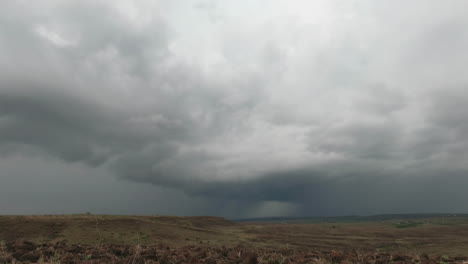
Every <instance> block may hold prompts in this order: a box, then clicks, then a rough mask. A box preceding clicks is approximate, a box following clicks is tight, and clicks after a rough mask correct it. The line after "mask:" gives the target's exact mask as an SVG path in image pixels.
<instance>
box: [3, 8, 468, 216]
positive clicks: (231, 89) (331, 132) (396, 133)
mask: <svg viewBox="0 0 468 264" xmlns="http://www.w3.org/2000/svg"><path fill="white" fill-rule="evenodd" d="M433 4H434V5H436V7H437V8H434V9H429V8H426V7H427V6H428V4H427V3H426V2H418V1H415V2H414V3H411V4H410V5H408V6H407V7H406V8H404V10H402V9H401V6H402V5H403V2H400V3H399V4H398V3H397V2H395V3H394V2H392V3H391V4H388V3H376V2H374V1H364V2H360V3H359V4H357V3H355V4H352V3H351V2H349V3H348V2H347V3H342V2H339V1H318V2H310V1H298V2H297V3H296V2H295V3H294V4H290V3H288V2H287V1H282V0H277V1H271V2H269V4H268V5H266V6H265V5H264V4H262V3H261V2H257V1H253V2H252V3H251V4H249V5H247V4H246V3H243V2H229V3H228V2H227V1H226V2H225V3H221V2H216V4H215V2H212V1H194V2H191V3H190V4H188V5H187V4H186V3H185V2H184V3H182V2H181V1H158V2H153V1H148V2H145V1H142V2H141V3H138V4H136V3H133V2H130V1H116V2H110V1H109V2H108V1H79V2H75V1H71V2H66V3H65V2H61V1H53V0H49V1H44V2H41V3H29V5H26V4H25V3H24V2H17V1H6V2H5V3H2V5H3V7H4V8H2V9H1V11H0V22H1V23H0V29H1V30H2V32H3V33H2V34H0V67H1V70H0V153H1V154H2V159H3V160H2V161H3V162H4V163H5V164H6V165H7V167H9V168H10V169H9V170H4V171H3V172H2V173H6V174H8V175H10V173H9V171H12V170H11V168H13V167H14V166H13V165H12V163H13V162H16V161H15V159H16V158H11V157H21V158H19V159H22V160H25V162H27V163H28V164H33V163H34V162H36V161H34V162H33V161H28V160H29V159H32V158H31V157H35V158H37V157H38V156H39V157H48V158H55V159H57V160H59V161H58V163H60V164H61V165H60V166H64V164H70V166H72V165H73V166H81V165H85V166H86V168H87V169H86V170H91V171H95V172H96V174H99V175H103V174H106V175H109V174H110V175H113V176H114V177H116V178H117V179H125V180H127V181H128V182H129V183H127V184H129V186H144V187H140V188H141V189H142V190H143V189H144V190H145V194H148V197H149V198H148V199H149V200H151V201H156V200H159V201H160V204H159V206H160V208H163V207H164V203H165V202H164V197H171V199H174V200H177V201H180V203H184V204H185V205H186V206H185V207H183V208H185V209H184V210H185V211H187V212H193V211H190V210H189V209H188V207H189V206H188V205H187V204H188V203H190V199H191V198H193V199H196V201H194V202H193V206H195V207H196V208H200V210H201V211H203V212H207V213H210V214H218V213H219V214H223V215H229V216H236V215H268V214H302V215H307V214H314V215H320V214H345V213H384V212H398V211H408V212H410V211H418V210H423V211H431V210H442V209H443V204H446V203H448V202H449V201H450V200H451V199H454V197H458V198H459V199H466V198H468V195H467V194H465V193H464V192H463V190H462V189H461V188H460V187H459V186H461V185H463V184H465V183H466V180H465V178H464V175H466V173H468V166H466V165H465V162H464V161H465V160H466V158H468V151H467V149H468V148H467V147H468V146H467V142H468V138H467V137H466V135H467V132H468V126H467V125H466V124H467V123H468V122H466V121H468V120H467V118H466V115H465V114H464V113H465V112H466V111H465V110H466V105H467V103H468V96H467V94H468V93H467V92H466V89H467V88H468V78H466V76H465V74H464V72H465V66H466V65H465V64H466V61H467V59H468V52H466V49H465V48H464V47H465V46H466V45H463V44H466V43H467V42H468V34H467V32H466V30H464V29H465V28H466V25H468V20H467V19H466V16H465V14H464V12H462V11H461V10H464V9H463V8H462V7H463V6H466V2H461V1H453V2H450V3H447V2H445V3H442V2H441V3H437V2H434V3H433ZM260 7H261V8H263V9H266V11H267V12H262V14H259V13H258V8H260ZM400 11H401V12H400ZM436 11H437V12H436ZM39 160H40V158H39ZM43 162H46V163H48V164H49V163H50V164H51V166H55V167H57V168H58V167H60V166H59V165H57V164H58V163H57V162H56V161H54V162H55V163H54V162H51V161H43ZM54 164H55V165H54ZM33 167H34V166H33V165H30V166H25V168H28V170H30V171H31V172H33V171H34V169H33ZM0 171H1V169H0ZM59 171H64V172H65V171H66V169H64V168H62V167H60V169H59V170H57V171H56V172H55V173H59ZM91 171H86V172H83V175H84V176H83V182H89V181H90V177H87V176H85V174H86V175H89V174H92V172H91ZM22 173H26V172H25V171H22ZM13 174H14V173H12V175H13ZM45 174H46V173H43V175H42V176H40V177H42V178H44V179H46V180H45V181H51V180H50V179H48V178H47V177H46V176H44V175H45ZM79 174H80V172H73V175H76V177H80V176H79ZM9 177H10V176H9ZM102 177H106V179H108V178H109V177H107V176H102ZM8 179H10V180H11V177H10V178H8ZM444 179H447V184H445V185H443V183H444ZM10 180H9V181H10ZM11 181H12V182H15V181H14V180H11ZM77 181H79V180H77ZM130 182H132V183H130ZM95 183H96V184H97V185H99V186H102V188H104V189H105V191H104V193H106V194H109V195H111V193H112V189H113V188H115V190H120V191H122V188H124V187H123V185H122V183H121V182H119V183H109V184H110V185H111V187H109V186H107V187H105V186H104V185H105V184H106V183H105V182H102V181H97V180H96V181H95ZM136 183H143V184H144V185H135V184H136ZM151 185H154V186H157V187H154V188H155V190H158V192H160V193H157V194H154V197H153V196H152V195H151V194H150V192H151V191H150V189H148V188H149V187H151ZM15 186H19V185H17V184H16V185H15ZM441 186H443V187H441ZM65 188H67V187H65ZM83 188H84V187H83ZM134 192H135V193H138V188H136V187H135V190H134ZM96 193H99V192H98V191H96ZM434 194H436V195H434ZM112 195H113V194H112ZM129 196H131V195H129ZM112 197H114V198H112V199H117V198H115V196H112ZM155 197H157V198H155ZM177 197H178V198H177ZM194 197H196V198H194ZM392 197H394V198H392ZM112 199H110V200H109V203H111V202H112V201H111V200H112ZM425 201H426V202H425ZM143 204H144V205H142V206H141V208H138V212H144V211H145V210H146V208H150V207H151V206H153V204H152V203H150V202H145V203H143ZM76 206H77V205H76ZM102 206H103V207H105V203H103V205H102ZM174 206H177V202H175V203H174ZM223 207H226V209H224V210H223V209H222V208H223ZM77 208H82V207H79V206H77ZM164 208H166V207H164ZM447 210H449V211H451V210H463V208H462V207H461V206H460V204H458V203H451V205H450V206H449V207H447ZM104 211H105V210H104ZM119 212H120V211H119ZM129 212H130V211H129ZM132 212H133V211H132ZM168 212H169V211H168ZM174 212H176V213H178V214H180V213H181V211H174Z"/></svg>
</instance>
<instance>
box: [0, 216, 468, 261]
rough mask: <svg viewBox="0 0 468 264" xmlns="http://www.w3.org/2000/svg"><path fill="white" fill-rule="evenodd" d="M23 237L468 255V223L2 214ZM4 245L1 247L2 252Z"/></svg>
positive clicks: (2, 232) (4, 223) (1, 224)
mask: <svg viewBox="0 0 468 264" xmlns="http://www.w3.org/2000/svg"><path fill="white" fill-rule="evenodd" d="M441 223H442V224H441ZM18 238H21V239H26V240H31V241H33V242H37V243H45V242H57V241H61V240H67V241H68V243H70V244H83V245H96V246H98V245H108V244H116V245H133V246H137V245H142V246H143V245H155V244H167V245H169V246H176V247H179V246H184V245H197V246H204V247H209V246H217V245H225V246H235V245H238V244H242V245H248V246H249V247H252V248H282V249H284V248H285V247H286V248H287V249H296V248H297V249H300V248H317V249H341V250H344V249H372V250H377V249H379V251H384V252H394V251H404V252H416V253H440V254H449V255H456V254H461V255H468V249H467V248H466V245H467V244H468V219H466V218H450V219H431V220H422V219H418V220H408V219H405V220H404V221H376V222H354V223H352V222H349V223H344V222H340V223H332V222H327V223H308V224H294V223H293V224H275V223H268V224H265V223H233V222H229V221H226V220H224V219H221V218H212V217H205V218H203V217H167V216H99V215H73V216H67V215H65V216H0V240H4V241H12V240H16V239H18ZM286 245H287V246H286ZM1 247H2V245H1V244H0V250H1Z"/></svg>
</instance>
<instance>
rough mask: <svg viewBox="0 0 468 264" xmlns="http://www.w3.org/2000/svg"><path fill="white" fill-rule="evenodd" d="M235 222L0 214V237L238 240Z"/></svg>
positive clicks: (92, 241) (100, 241)
mask: <svg viewBox="0 0 468 264" xmlns="http://www.w3.org/2000/svg"><path fill="white" fill-rule="evenodd" d="M236 225H237V224H236V223H234V222H231V221H228V220H226V219H224V218H220V217H209V216H200V217H176V216H102V215H64V216H61V215H51V216H0V240H3V241H6V242H8V241H13V240H16V239H26V240H30V241H33V242H37V243H46V242H56V241H63V240H66V241H68V242H69V243H73V244H77V243H79V244H126V245H132V244H158V243H161V244H169V245H185V244H203V243H223V244H232V243H236V242H238V240H237V239H235V238H234V237H233V234H232V232H233V231H232V230H235V229H236Z"/></svg>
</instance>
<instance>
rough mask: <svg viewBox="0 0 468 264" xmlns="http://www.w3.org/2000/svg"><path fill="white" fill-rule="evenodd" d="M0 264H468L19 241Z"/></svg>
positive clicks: (387, 256)
mask: <svg viewBox="0 0 468 264" xmlns="http://www.w3.org/2000/svg"><path fill="white" fill-rule="evenodd" d="M0 263H8V264H10V263H62V264H67V263H115V264H118V263H122V264H123V263H125V264H146V263H148V264H149V263H160V264H182V263H187V264H192V263H209V264H224V263H225V264H227V263H236V264H239V263H243V264H256V263H269V264H287V263H316V264H325V263H327V264H329V263H373V264H378V263H428V264H429V263H437V264H444V263H468V258H467V257H461V256H458V257H448V256H435V255H434V256H432V255H431V256H428V255H401V254H391V253H378V252H359V251H355V250H354V251H349V252H346V251H334V250H331V251H316V250H310V251H307V250H305V251H297V250H294V249H291V250H286V249H285V250H273V249H249V248H245V247H243V246H240V245H239V246H237V247H232V248H227V247H223V246H220V247H205V246H185V247H179V248H174V247H168V246H165V245H158V246H120V245H100V246H84V245H69V244H67V243H66V242H58V243H55V244H52V243H48V244H35V243H33V242H29V241H24V240H19V241H14V242H9V243H6V244H2V245H1V248H0Z"/></svg>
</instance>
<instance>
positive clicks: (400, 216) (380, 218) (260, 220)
mask: <svg viewBox="0 0 468 264" xmlns="http://www.w3.org/2000/svg"><path fill="white" fill-rule="evenodd" d="M447 217H468V214H455V213H424V214H422V213H421V214H380V215H368V216H359V215H348V216H329V217H326V216H325V217H259V218H242V219H232V221H234V222H257V223H326V222H328V223H339V222H366V221H369V222H373V221H387V220H408V219H425V218H428V219H430V218H447Z"/></svg>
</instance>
